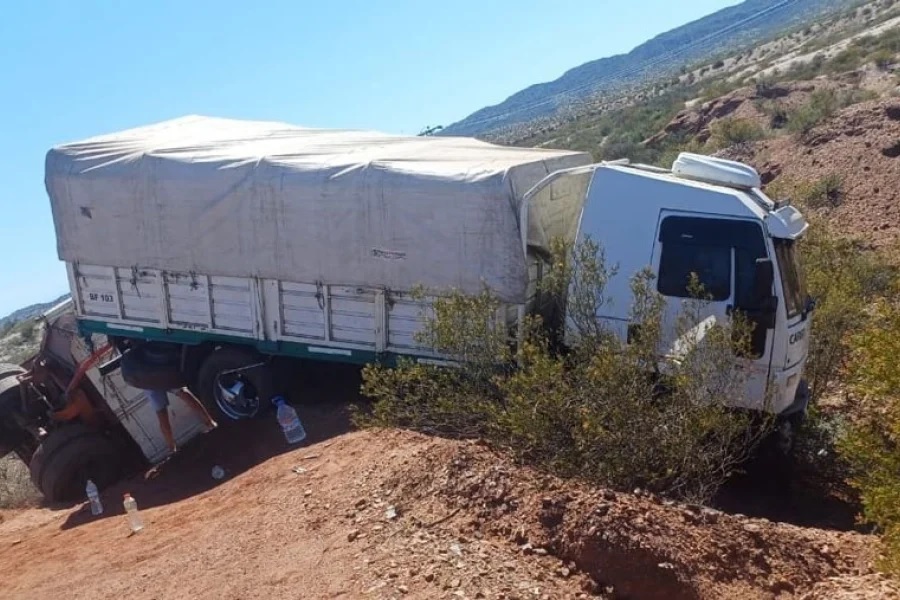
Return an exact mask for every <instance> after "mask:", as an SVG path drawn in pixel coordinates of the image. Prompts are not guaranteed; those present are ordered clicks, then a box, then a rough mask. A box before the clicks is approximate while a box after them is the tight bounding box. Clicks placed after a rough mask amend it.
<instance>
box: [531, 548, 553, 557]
mask: <svg viewBox="0 0 900 600" xmlns="http://www.w3.org/2000/svg"><path fill="white" fill-rule="evenodd" d="M532 552H533V553H534V554H536V555H537V556H547V554H549V552H547V550H546V549H545V548H535V549H534V550H532Z"/></svg>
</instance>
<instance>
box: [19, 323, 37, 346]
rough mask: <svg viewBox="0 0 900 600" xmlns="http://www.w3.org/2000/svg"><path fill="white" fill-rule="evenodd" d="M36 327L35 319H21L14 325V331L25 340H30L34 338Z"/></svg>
mask: <svg viewBox="0 0 900 600" xmlns="http://www.w3.org/2000/svg"><path fill="white" fill-rule="evenodd" d="M36 329H37V323H36V322H35V321H23V322H22V323H21V324H19V325H17V326H16V331H18V333H19V335H20V336H21V337H22V339H23V340H25V341H26V342H30V341H32V340H33V339H34V335H35V331H36Z"/></svg>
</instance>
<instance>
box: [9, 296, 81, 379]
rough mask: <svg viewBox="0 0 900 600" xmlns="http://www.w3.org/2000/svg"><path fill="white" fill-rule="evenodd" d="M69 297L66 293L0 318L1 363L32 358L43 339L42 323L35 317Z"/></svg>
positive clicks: (18, 362)
mask: <svg viewBox="0 0 900 600" xmlns="http://www.w3.org/2000/svg"><path fill="white" fill-rule="evenodd" d="M68 297H69V295H68V294H65V295H63V296H60V297H59V298H57V299H56V300H54V301H52V302H45V303H40V304H32V305H31V306H26V307H25V308H21V309H19V310H17V311H15V312H13V313H11V314H9V315H7V316H6V317H4V318H3V319H0V363H15V364H20V363H22V362H23V361H25V360H26V359H28V358H30V357H31V356H32V355H33V354H34V353H35V352H36V351H37V349H38V345H39V344H40V341H41V325H40V324H39V323H36V322H35V320H34V318H35V317H37V316H38V315H40V314H42V313H44V312H46V311H47V310H49V309H51V308H53V307H54V306H56V305H57V304H59V303H60V302H62V301H64V300H66V299H67V298H68Z"/></svg>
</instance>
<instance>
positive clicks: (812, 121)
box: [787, 90, 877, 134]
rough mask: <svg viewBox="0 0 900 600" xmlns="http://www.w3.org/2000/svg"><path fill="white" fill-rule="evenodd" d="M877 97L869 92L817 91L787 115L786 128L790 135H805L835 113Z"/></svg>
mask: <svg viewBox="0 0 900 600" xmlns="http://www.w3.org/2000/svg"><path fill="white" fill-rule="evenodd" d="M875 97H877V94H875V93H874V92H872V91H870V90H850V91H845V92H835V91H833V90H818V91H815V92H813V93H812V95H811V96H810V99H809V102H807V103H806V104H805V105H804V106H801V107H800V108H797V109H795V110H793V111H791V112H790V113H789V114H788V122H787V128H788V130H789V131H790V132H792V133H797V134H806V133H809V132H810V131H812V130H813V128H815V127H816V126H818V125H819V124H821V123H822V122H823V121H825V120H826V119H829V118H831V117H832V116H833V115H834V114H835V113H836V112H837V111H839V110H841V109H842V108H846V107H848V106H851V105H853V104H857V103H859V102H865V101H866V100H871V99H873V98H875Z"/></svg>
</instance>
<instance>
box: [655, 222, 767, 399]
mask: <svg viewBox="0 0 900 600" xmlns="http://www.w3.org/2000/svg"><path fill="white" fill-rule="evenodd" d="M656 240H657V243H656V245H655V247H654V251H653V263H652V264H653V269H654V273H656V276H657V281H656V284H657V285H656V289H657V291H658V292H659V293H660V294H662V295H663V296H664V297H666V298H667V299H668V302H667V305H666V319H667V329H672V332H673V333H675V331H674V328H675V324H676V320H677V319H678V316H679V315H680V314H681V313H682V311H683V310H684V306H685V305H684V301H685V300H689V299H690V298H691V290H690V289H689V284H690V281H691V275H692V273H693V274H696V276H697V278H698V281H699V283H700V285H702V286H703V291H704V293H705V294H706V295H707V296H708V297H709V298H710V301H709V302H708V303H707V304H706V305H705V306H703V310H702V314H701V315H700V318H701V319H706V318H708V317H714V318H715V319H716V321H718V322H721V323H725V322H728V321H729V320H730V319H731V317H732V315H733V314H734V311H735V310H739V311H742V312H744V313H745V314H746V313H754V314H755V313H756V312H757V311H756V309H757V307H758V305H759V300H758V298H757V296H758V295H759V291H758V290H757V289H756V287H757V286H758V282H757V280H756V278H757V271H758V262H757V261H758V260H761V259H762V260H765V259H767V258H768V252H767V250H766V241H765V237H764V233H763V230H762V227H761V225H760V223H758V222H755V221H746V220H737V219H730V218H722V217H716V216H703V215H692V214H684V213H671V212H663V213H662V215H661V218H660V221H659V227H658V235H657V238H656ZM766 294H767V296H768V295H770V294H771V287H770V289H769V290H767V291H766ZM752 338H753V339H752V341H751V346H752V348H751V350H752V354H751V357H750V358H751V360H749V361H746V360H742V361H740V363H739V364H742V365H744V367H745V368H750V369H752V373H750V377H749V382H748V385H749V387H750V389H748V390H747V395H746V398H744V399H738V398H734V399H723V401H725V402H728V403H738V404H741V405H745V406H746V407H747V408H754V407H755V408H760V407H759V406H757V405H758V404H759V403H760V402H761V401H762V399H763V398H765V393H766V386H767V381H768V373H769V366H770V361H771V358H772V343H773V338H774V335H773V331H772V329H770V328H769V327H768V326H766V325H763V326H755V327H754V331H753V335H752ZM667 341H669V342H674V336H673V337H672V338H671V340H667Z"/></svg>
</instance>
